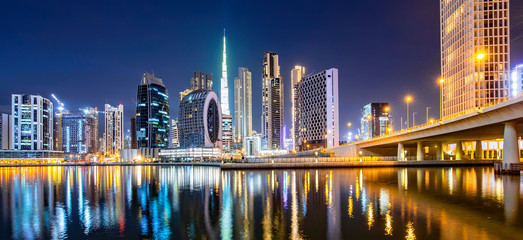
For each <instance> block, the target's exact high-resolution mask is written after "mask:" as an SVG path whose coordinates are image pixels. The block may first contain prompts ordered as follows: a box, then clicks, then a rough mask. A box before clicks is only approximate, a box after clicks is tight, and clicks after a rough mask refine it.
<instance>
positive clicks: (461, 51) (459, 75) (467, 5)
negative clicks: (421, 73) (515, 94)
mask: <svg viewBox="0 0 523 240" xmlns="http://www.w3.org/2000/svg"><path fill="white" fill-rule="evenodd" d="M440 23H441V29H440V33H441V76H442V78H443V81H442V82H443V83H442V86H441V87H442V94H443V97H442V98H443V99H442V102H443V103H442V108H443V109H442V115H443V118H448V117H451V118H452V117H455V116H458V115H460V114H461V113H462V112H464V111H467V110H471V109H475V108H477V107H483V106H487V105H490V104H495V103H499V102H502V101H504V100H506V99H507V97H508V96H509V91H508V90H509V78H510V77H509V75H510V73H509V69H510V28H509V0H497V1H484V0H441V2H440Z"/></svg>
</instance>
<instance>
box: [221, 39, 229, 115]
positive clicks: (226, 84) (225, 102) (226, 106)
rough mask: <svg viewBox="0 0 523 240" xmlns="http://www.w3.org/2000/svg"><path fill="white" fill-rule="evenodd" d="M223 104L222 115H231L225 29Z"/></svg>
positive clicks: (222, 81)
mask: <svg viewBox="0 0 523 240" xmlns="http://www.w3.org/2000/svg"><path fill="white" fill-rule="evenodd" d="M220 95H221V99H220V101H221V103H222V114H225V115H230V114H231V111H230V110H229V82H228V80H227V54H226V51H225V29H223V61H222V79H221V91H220Z"/></svg>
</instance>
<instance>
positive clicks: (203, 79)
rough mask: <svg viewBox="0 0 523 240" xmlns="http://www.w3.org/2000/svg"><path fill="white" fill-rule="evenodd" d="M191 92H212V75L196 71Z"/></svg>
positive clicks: (192, 79)
mask: <svg viewBox="0 0 523 240" xmlns="http://www.w3.org/2000/svg"><path fill="white" fill-rule="evenodd" d="M191 90H192V91H196V90H212V74H208V73H203V72H199V71H194V73H193V77H192V78H191Z"/></svg>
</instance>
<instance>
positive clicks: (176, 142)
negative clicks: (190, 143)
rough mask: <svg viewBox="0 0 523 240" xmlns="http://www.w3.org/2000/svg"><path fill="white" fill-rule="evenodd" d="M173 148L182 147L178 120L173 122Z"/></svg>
mask: <svg viewBox="0 0 523 240" xmlns="http://www.w3.org/2000/svg"><path fill="white" fill-rule="evenodd" d="M171 147H173V148H177V147H180V133H179V131H178V120H176V119H172V120H171Z"/></svg>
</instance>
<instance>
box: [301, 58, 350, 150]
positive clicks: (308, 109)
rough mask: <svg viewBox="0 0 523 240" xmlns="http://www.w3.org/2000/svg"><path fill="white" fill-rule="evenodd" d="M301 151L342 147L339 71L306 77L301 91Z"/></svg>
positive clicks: (328, 70) (329, 71)
mask: <svg viewBox="0 0 523 240" xmlns="http://www.w3.org/2000/svg"><path fill="white" fill-rule="evenodd" d="M296 92H297V95H298V100H297V102H298V109H299V111H298V124H299V126H298V128H299V129H300V131H299V133H298V148H299V149H300V150H308V149H314V148H320V147H323V148H328V147H335V146H338V145H339V139H340V138H339V132H340V131H339V130H340V126H339V105H338V69H336V68H331V69H327V70H325V71H322V72H320V73H316V74H309V75H307V76H304V77H303V78H302V79H301V80H300V82H299V83H298V87H297V91H296Z"/></svg>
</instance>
